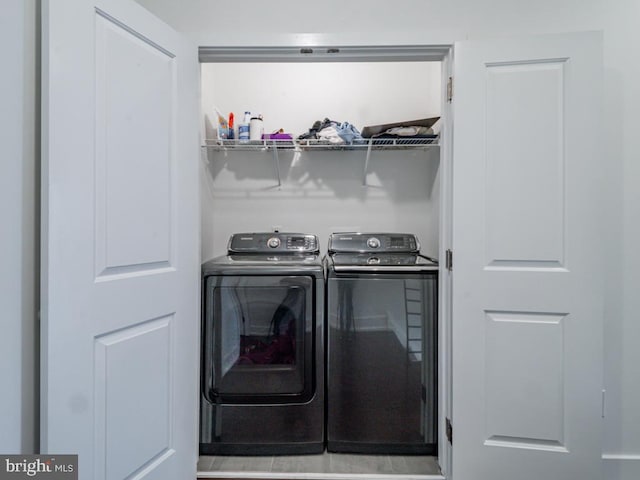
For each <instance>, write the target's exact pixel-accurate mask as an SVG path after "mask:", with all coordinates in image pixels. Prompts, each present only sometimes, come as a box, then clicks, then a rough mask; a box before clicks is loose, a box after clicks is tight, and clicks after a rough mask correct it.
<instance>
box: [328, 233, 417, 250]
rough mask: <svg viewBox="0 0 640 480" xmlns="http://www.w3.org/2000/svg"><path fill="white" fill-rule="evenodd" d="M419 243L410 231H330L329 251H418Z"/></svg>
mask: <svg viewBox="0 0 640 480" xmlns="http://www.w3.org/2000/svg"><path fill="white" fill-rule="evenodd" d="M419 250H420V244H419V242H418V239H417V238H416V236H415V235H414V234H412V233H348V232H347V233H332V234H331V236H330V237H329V253H337V252H344V253H352V252H353V253H356V252H357V253H368V252H395V253H418V251H419Z"/></svg>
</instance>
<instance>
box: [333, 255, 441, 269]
mask: <svg viewBox="0 0 640 480" xmlns="http://www.w3.org/2000/svg"><path fill="white" fill-rule="evenodd" d="M329 262H330V267H331V268H332V269H333V270H334V271H335V272H371V273H386V272H406V273H409V272H432V271H438V262H437V261H436V260H434V259H432V258H429V257H426V256H424V255H420V254H417V253H333V254H331V255H329Z"/></svg>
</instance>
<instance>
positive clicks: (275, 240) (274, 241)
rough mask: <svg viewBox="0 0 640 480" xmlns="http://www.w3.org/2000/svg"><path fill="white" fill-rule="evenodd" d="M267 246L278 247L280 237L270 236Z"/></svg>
mask: <svg viewBox="0 0 640 480" xmlns="http://www.w3.org/2000/svg"><path fill="white" fill-rule="evenodd" d="M267 245H268V246H269V248H278V247H279V246H280V239H279V238H278V237H271V238H270V239H269V240H267Z"/></svg>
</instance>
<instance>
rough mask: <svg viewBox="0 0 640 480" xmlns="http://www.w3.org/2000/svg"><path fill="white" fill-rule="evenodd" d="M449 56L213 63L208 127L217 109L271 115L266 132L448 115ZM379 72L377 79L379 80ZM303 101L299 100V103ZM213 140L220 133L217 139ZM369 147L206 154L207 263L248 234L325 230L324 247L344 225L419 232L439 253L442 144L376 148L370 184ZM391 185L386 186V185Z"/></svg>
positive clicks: (206, 67)
mask: <svg viewBox="0 0 640 480" xmlns="http://www.w3.org/2000/svg"><path fill="white" fill-rule="evenodd" d="M440 67H441V66H440V63H439V62H430V63H427V62H394V63H368V62H363V63H321V64H318V63H304V64H301V63H270V64H243V63H238V64H236V63H225V64H214V63H211V64H203V65H202V67H201V69H202V87H201V88H202V95H201V98H202V111H203V114H204V127H205V128H204V129H205V131H207V132H208V131H210V130H211V119H212V118H213V119H215V113H214V110H213V109H214V105H215V106H217V108H218V109H219V110H220V111H221V113H223V114H224V115H227V114H228V112H230V111H233V112H235V115H236V118H238V117H240V118H241V117H242V115H241V112H242V111H244V110H245V109H248V110H251V111H252V112H253V113H258V112H261V113H262V114H263V115H264V124H265V132H272V131H274V130H276V129H278V128H280V127H282V128H284V129H285V131H287V132H290V133H292V134H293V135H294V136H298V135H299V134H301V133H304V132H306V131H307V130H308V129H309V127H310V126H311V125H312V124H313V122H314V121H315V120H322V119H323V118H325V117H329V118H331V119H334V120H337V121H340V122H342V121H349V122H350V123H352V124H354V125H355V126H356V127H357V128H358V129H359V130H362V128H363V127H364V126H366V125H376V124H380V123H389V122H397V121H403V120H414V119H420V118H430V117H434V116H439V115H440V107H441V102H442V99H441V78H440V76H441V73H440V71H441V68H440ZM372 78H374V79H375V80H376V81H375V82H373V81H369V80H370V79H372ZM292 100H293V101H292ZM207 137H208V138H211V136H210V135H207ZM365 157H366V151H365V150H363V149H361V150H359V151H355V152H342V151H330V152H302V153H295V152H292V151H281V152H280V171H281V177H282V178H281V180H282V186H280V187H278V186H277V174H276V165H275V162H274V159H273V156H272V154H271V153H260V152H257V153H256V152H251V153H247V152H233V153H226V154H225V153H214V152H213V151H208V152H205V154H204V157H203V158H204V160H205V164H204V166H203V174H204V178H203V180H202V181H203V186H204V188H203V189H202V193H203V202H202V217H203V228H202V250H203V259H204V260H206V259H209V258H211V257H212V256H215V255H221V254H223V253H225V250H226V246H227V241H228V239H229V235H231V234H232V233H235V232H240V231H257V230H260V231H271V229H272V227H274V226H279V227H280V230H281V231H293V232H305V233H315V234H317V235H319V237H320V240H321V247H322V249H323V251H324V249H325V248H326V242H327V239H328V236H329V234H330V233H332V232H335V231H355V230H358V231H381V230H383V231H390V232H399V231H404V232H412V233H416V234H417V235H418V238H419V239H420V240H421V242H422V247H423V252H424V253H425V254H428V255H432V256H434V257H437V255H438V243H437V239H438V208H439V200H438V192H439V188H438V182H439V176H438V172H439V156H438V150H437V149H435V150H430V151H412V152H399V151H391V152H384V151H376V152H373V153H372V156H371V160H370V163H369V166H368V169H367V183H368V185H369V186H366V187H365V186H363V185H362V181H363V175H364V164H365ZM381 187H382V188H381Z"/></svg>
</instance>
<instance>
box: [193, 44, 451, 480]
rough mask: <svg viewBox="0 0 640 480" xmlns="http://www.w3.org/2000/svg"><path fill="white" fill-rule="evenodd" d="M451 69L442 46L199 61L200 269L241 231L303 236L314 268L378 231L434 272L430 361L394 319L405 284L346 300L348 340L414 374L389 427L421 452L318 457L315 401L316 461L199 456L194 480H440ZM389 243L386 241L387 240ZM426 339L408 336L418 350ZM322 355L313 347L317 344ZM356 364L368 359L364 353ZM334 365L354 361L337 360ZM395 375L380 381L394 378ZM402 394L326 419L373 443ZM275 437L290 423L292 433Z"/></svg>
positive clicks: (406, 313)
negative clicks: (409, 436)
mask: <svg viewBox="0 0 640 480" xmlns="http://www.w3.org/2000/svg"><path fill="white" fill-rule="evenodd" d="M450 57H451V55H450V47H449V46H346V47H345V46H297V47H220V48H218V47H201V48H200V62H201V122H200V124H201V132H200V135H201V141H202V149H201V178H200V181H201V212H202V213H201V215H202V218H201V220H202V221H201V235H202V242H201V245H202V250H201V259H202V262H203V263H204V262H206V261H208V260H210V259H212V258H214V257H219V256H222V255H225V254H226V253H227V247H228V244H229V239H230V237H231V236H232V235H233V234H237V233H240V232H299V233H304V234H313V235H316V236H317V238H318V239H319V245H318V249H319V254H320V256H325V255H326V254H327V252H328V241H329V238H330V237H331V235H332V234H334V233H337V232H364V233H367V232H369V233H370V232H385V233H388V234H390V235H391V234H399V233H403V234H414V235H415V236H416V238H417V239H418V240H419V251H420V254H422V255H424V256H426V257H428V258H431V259H434V260H436V261H437V262H438V264H439V270H438V274H437V279H438V285H437V290H434V291H435V292H437V293H436V294H435V297H437V309H436V317H437V318H436V319H435V320H434V322H433V324H434V325H433V329H432V332H433V333H434V335H435V336H436V337H435V340H434V344H435V352H432V353H434V357H433V358H434V360H428V359H427V358H426V357H425V358H423V356H422V355H421V354H420V352H418V353H416V350H415V349H416V345H421V343H420V342H418V341H417V340H416V339H415V338H418V337H415V338H414V337H411V335H413V334H411V333H410V329H411V328H412V327H410V326H409V325H410V321H409V317H410V316H411V315H412V314H414V315H415V312H413V311H410V307H409V306H408V301H407V298H406V297H407V295H406V290H407V288H406V282H404V283H402V284H400V283H397V281H396V280H392V279H389V278H376V281H374V282H369V283H368V284H367V286H366V288H360V287H357V286H356V287H355V288H354V289H353V290H352V292H351V293H352V296H351V297H350V298H351V301H352V302H353V308H352V312H351V315H352V316H353V318H354V319H355V322H354V324H355V325H362V327H361V330H362V331H367V332H371V333H376V334H377V335H381V334H388V336H389V337H390V338H392V339H394V341H395V342H396V343H397V346H398V349H399V350H402V349H404V350H403V351H407V352H410V353H409V354H408V355H405V357H406V359H405V361H406V365H405V367H406V368H404V370H403V372H404V373H403V375H409V373H408V372H409V371H410V370H411V371H413V370H416V367H417V370H416V371H417V372H418V373H417V374H416V375H418V376H419V378H420V379H421V381H422V388H421V389H420V390H421V391H419V392H418V393H417V397H416V399H415V403H416V405H418V406H417V407H416V415H415V416H413V417H412V418H413V420H411V422H410V423H411V424H407V425H400V426H399V427H400V428H398V429H397V430H398V431H401V430H415V431H416V434H417V436H418V437H419V436H420V435H422V438H425V437H426V433H425V432H429V431H431V432H433V435H434V438H433V440H432V441H431V444H432V445H433V449H432V450H430V451H429V452H428V453H425V451H426V450H425V449H422V448H414V447H415V445H413V447H411V448H407V445H404V446H403V440H402V438H401V439H400V440H399V441H398V442H397V445H396V446H393V445H392V446H390V447H389V448H387V449H386V450H385V448H384V447H383V448H381V449H378V451H366V450H367V449H366V448H365V449H363V451H358V447H355V449H353V450H354V451H349V448H347V451H346V452H345V451H327V448H326V445H327V443H326V435H327V414H328V412H329V413H330V412H331V409H332V408H333V407H332V405H330V404H329V405H327V404H325V407H324V417H323V418H322V419H321V420H320V421H322V422H323V429H324V432H325V448H323V449H322V451H321V452H314V453H307V454H292V453H291V452H289V451H286V450H283V451H282V452H281V453H278V452H275V453H269V454H268V455H265V454H259V453H258V454H256V453H255V451H254V450H252V449H251V448H248V449H246V450H242V449H240V452H241V453H237V454H204V453H202V446H201V455H200V458H199V463H198V476H199V477H200V478H231V477H238V476H242V478H249V477H250V478H293V476H295V475H304V477H305V478H336V475H338V476H340V477H341V478H342V477H348V476H350V475H362V474H368V475H376V476H379V475H382V476H383V477H385V478H386V477H389V478H395V477H398V478H416V479H427V478H446V477H447V473H446V472H447V471H450V467H449V465H450V457H451V454H450V449H451V444H450V443H449V440H448V439H447V428H446V425H447V422H448V420H447V419H449V418H450V417H451V414H450V411H451V409H450V403H451V395H450V388H451V387H450V386H451V370H450V355H451V348H450V338H451V334H450V322H449V312H450V277H449V275H450V272H449V271H448V270H447V268H446V265H445V258H446V251H447V250H448V249H449V248H450V239H451V221H450V217H451V215H450V211H451V201H450V196H451V161H450V155H451V146H450V145H451V143H450V142H451V115H450V102H449V101H448V98H449V94H450V92H449V90H450V82H449V78H450V77H451V62H450ZM245 112H248V115H247V116H246V119H245ZM230 113H233V118H234V126H233V127H231V126H230V125H229V123H230V122H229V120H230ZM436 122H437V123H436ZM225 123H226V124H225ZM247 123H248V124H249V125H250V127H251V128H250V130H251V129H254V125H255V128H261V129H262V130H261V135H260V137H256V136H249V137H248V138H247V137H246V136H245V135H246V132H245V127H244V125H246V124H247ZM434 124H435V125H434ZM320 127H325V128H326V127H334V130H337V132H336V133H334V132H333V131H331V130H328V132H327V135H324V136H323V135H319V134H318V133H319V132H321V131H323V130H324V128H320ZM414 127H415V129H414V130H411V129H410V128H414ZM418 127H423V128H424V129H423V130H420V129H418ZM225 128H226V130H225ZM241 129H242V131H241ZM393 129H396V130H393ZM231 131H233V133H232V134H230V132H231ZM345 132H346V133H345ZM371 132H373V133H371ZM262 133H264V137H263V136H262ZM240 135H242V137H240ZM249 135H251V133H250V134H249ZM253 135H255V131H254V133H253ZM389 238H396V241H398V240H397V239H398V238H399V237H398V236H397V235H396V236H395V237H393V236H392V237H389ZM394 282H396V283H394ZM399 285H401V286H399ZM328 292H329V290H327V291H326V292H325V293H324V295H325V297H326V295H327V294H328ZM316 301H323V302H324V301H325V298H322V299H316ZM434 302H435V298H434ZM327 306H329V303H327ZM336 311H337V310H336V309H334V308H326V309H325V312H324V315H323V317H324V318H322V319H317V321H322V322H323V323H325V325H326V326H327V327H330V326H331V325H334V324H335V323H336V318H335V317H336V315H339V314H338V313H336ZM418 315H421V314H420V313H419V314H418ZM354 328H355V329H356V331H357V328H358V327H357V326H356V327H354ZM327 330H328V328H327ZM325 333H326V332H325ZM426 334H427V333H426V332H421V333H419V335H423V336H422V338H425V337H424V335H426ZM327 345H328V341H327V339H326V337H325V338H323V339H322V346H323V347H326V346H327ZM417 348H422V347H420V346H418V347H417ZM386 350H387V349H386V347H385V351H386ZM370 353H371V356H372V357H373V356H375V355H376V352H375V350H373V351H371V352H370ZM379 353H380V352H379ZM390 358H391V357H390ZM407 359H408V360H407ZM203 361H206V360H204V359H203ZM341 361H342V362H344V363H345V364H353V365H355V364H356V363H358V362H356V361H354V359H352V360H351V361H350V360H349V356H348V355H346V356H344V355H343V356H342V357H341ZM433 361H435V363H436V365H435V367H434V369H433V371H434V374H433V375H431V377H435V378H434V379H433V384H434V388H435V389H436V392H427V391H426V390H428V389H429V388H428V386H427V382H426V381H425V378H426V376H427V374H426V373H425V372H426V371H428V370H429V368H425V366H424V364H426V362H433ZM389 362H395V360H389ZM398 362H399V361H398ZM318 363H320V362H318ZM360 363H362V362H360ZM372 365H373V364H372ZM395 366H399V365H395ZM314 368H315V369H321V370H322V372H324V374H325V376H326V378H325V382H324V386H323V390H325V391H324V392H322V394H323V395H325V398H331V397H330V395H328V392H327V391H326V390H327V389H330V388H332V387H331V385H332V384H331V377H330V375H332V372H331V371H330V370H329V371H328V369H327V361H326V360H325V361H324V362H322V364H316V365H314ZM354 368H355V367H354ZM362 368H363V370H362V372H358V374H357V376H358V377H362V376H363V375H367V368H368V367H367V363H366V358H365V362H364V366H363V367H362ZM370 368H375V369H378V368H380V367H379V366H378V367H373V366H372V367H370ZM399 371H400V370H397V371H396V373H394V374H393V375H394V376H398V375H400V374H399V373H397V372H399ZM420 372H421V373H420ZM368 373H369V374H372V377H371V378H372V379H377V380H372V381H376V382H380V378H384V376H383V377H379V376H378V377H376V376H375V375H373V373H375V372H373V371H371V370H370V371H369V372H368ZM398 384H399V385H403V383H402V382H400V383H398ZM376 388H378V389H380V390H384V389H385V388H386V386H385V385H384V384H383V385H380V384H378V385H376ZM373 391H375V388H374V389H373ZM429 393H433V398H434V399H435V400H434V402H431V403H432V404H431V405H430V408H432V409H433V411H434V414H433V415H430V414H429V413H428V412H429V407H428V406H425V397H428V396H429ZM410 395H414V392H406V391H398V392H391V395H389V397H390V398H391V400H389V401H388V403H387V407H385V408H387V412H388V413H387V414H386V415H385V414H384V412H383V411H380V410H375V409H373V410H371V409H369V410H367V409H362V410H358V408H359V407H358V405H357V404H356V405H355V406H352V407H344V408H345V411H344V412H341V414H342V415H345V416H349V415H351V416H354V415H357V416H361V417H362V419H363V420H362V421H363V422H365V424H368V427H367V425H365V427H363V429H364V430H366V429H367V428H370V429H371V430H372V431H374V436H375V430H376V428H378V427H380V426H382V425H385V424H387V423H394V422H396V423H397V420H396V419H397V418H401V417H398V416H395V417H394V412H393V411H392V410H393V408H395V407H394V406H396V407H397V406H399V405H410V404H411V403H410V402H409V403H404V404H403V403H402V402H400V399H402V398H405V397H407V396H410ZM356 398H357V397H356ZM393 398H395V399H396V400H397V401H398V402H394V401H393ZM361 400H362V398H361ZM360 403H362V404H364V403H366V402H364V401H361V402H360ZM373 403H375V402H373ZM345 405H346V403H345ZM420 405H422V406H420ZM341 408H342V407H341ZM367 408H369V407H367ZM398 408H412V407H406V406H405V407H398ZM345 418H346V417H345ZM206 421H211V419H208V420H206ZM432 427H433V428H432ZM290 428H292V429H296V428H304V426H300V425H296V424H295V422H294V423H292V424H291V426H290ZM201 429H202V418H201ZM381 430H384V429H382V428H381ZM218 433H220V432H219V431H218ZM207 441H211V442H214V441H215V440H210V439H209V440H207ZM201 443H202V438H201ZM347 443H349V442H347ZM356 443H357V441H356ZM380 443H381V444H385V442H380ZM391 443H393V442H391ZM329 450H331V449H329ZM373 450H375V449H373ZM270 451H272V450H270Z"/></svg>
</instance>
